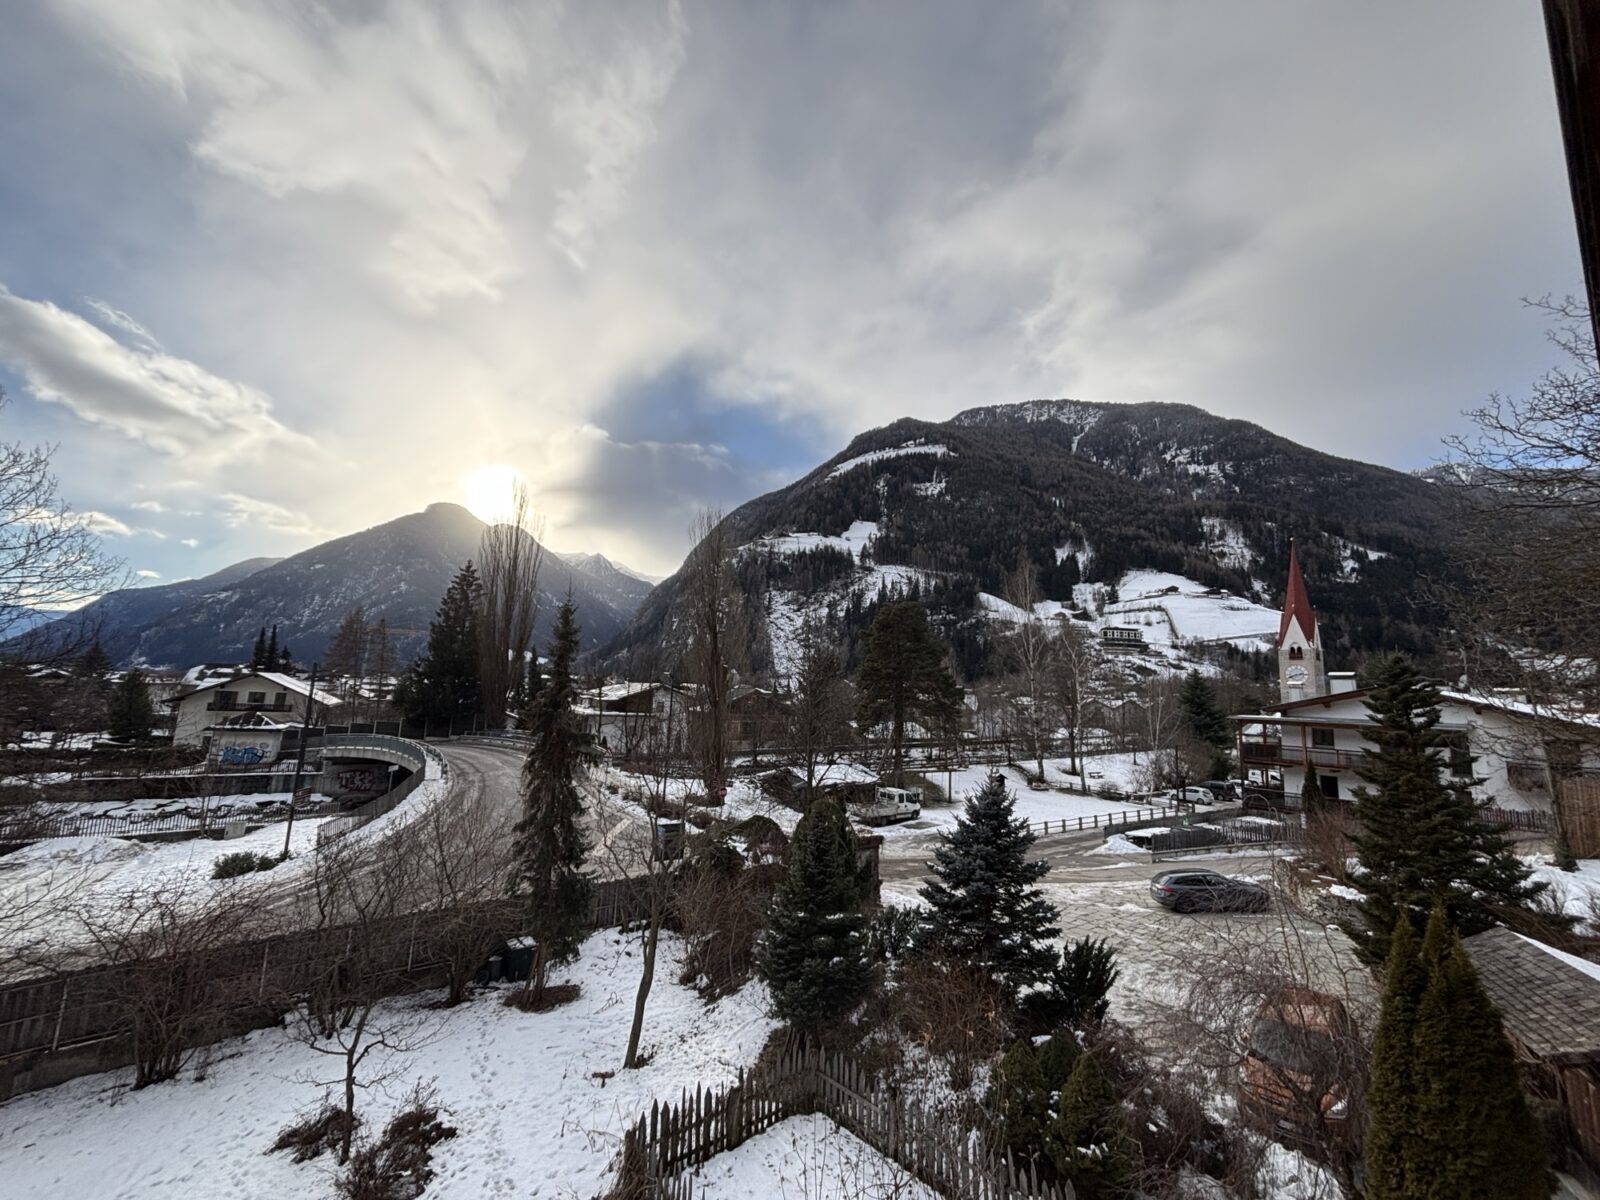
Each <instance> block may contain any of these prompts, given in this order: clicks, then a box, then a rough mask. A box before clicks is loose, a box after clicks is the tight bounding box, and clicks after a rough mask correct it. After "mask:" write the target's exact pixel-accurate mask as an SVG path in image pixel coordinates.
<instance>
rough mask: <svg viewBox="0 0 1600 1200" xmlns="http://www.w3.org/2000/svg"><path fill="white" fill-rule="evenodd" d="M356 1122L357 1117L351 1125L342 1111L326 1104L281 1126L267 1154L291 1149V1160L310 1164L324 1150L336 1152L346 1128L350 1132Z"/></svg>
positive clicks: (357, 1122) (359, 1119)
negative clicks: (291, 1122)
mask: <svg viewBox="0 0 1600 1200" xmlns="http://www.w3.org/2000/svg"><path fill="white" fill-rule="evenodd" d="M360 1123H361V1118H360V1117H357V1118H356V1119H355V1121H354V1123H351V1122H350V1121H349V1120H348V1118H346V1116H345V1112H344V1109H342V1108H336V1107H334V1106H333V1105H331V1104H329V1105H327V1106H326V1107H324V1108H322V1109H321V1110H319V1111H317V1112H313V1113H308V1114H307V1115H305V1116H303V1117H301V1118H300V1119H299V1120H297V1121H295V1122H294V1124H292V1125H286V1126H284V1127H283V1129H282V1130H280V1131H279V1133H278V1140H277V1141H275V1142H273V1143H272V1146H271V1147H270V1148H269V1149H268V1150H267V1153H268V1154H273V1153H275V1152H277V1151H279V1150H292V1151H294V1155H293V1161H295V1162H297V1163H302V1162H310V1161H311V1160H312V1159H313V1158H316V1157H317V1156H318V1155H320V1154H321V1153H322V1152H323V1151H325V1150H326V1151H328V1152H329V1153H335V1152H337V1151H338V1149H339V1147H340V1146H342V1145H343V1144H344V1136H345V1132H346V1129H347V1128H348V1129H349V1130H350V1131H351V1132H354V1128H355V1126H356V1125H359V1124H360Z"/></svg>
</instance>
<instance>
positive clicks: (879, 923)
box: [867, 905, 922, 962]
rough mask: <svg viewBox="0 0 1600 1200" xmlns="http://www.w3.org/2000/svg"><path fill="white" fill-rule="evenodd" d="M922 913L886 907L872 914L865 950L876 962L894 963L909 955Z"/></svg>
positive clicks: (909, 909) (913, 909) (914, 910)
mask: <svg viewBox="0 0 1600 1200" xmlns="http://www.w3.org/2000/svg"><path fill="white" fill-rule="evenodd" d="M921 924H922V913H921V912H920V911H919V910H917V909H915V908H896V907H894V906H893V905H887V906H885V907H883V908H880V909H879V910H878V911H877V912H875V913H873V914H872V920H871V921H869V922H868V924H867V950H868V952H869V953H870V954H871V956H872V958H873V960H874V961H876V962H896V961H898V960H900V959H902V958H905V957H906V955H908V954H910V953H911V949H912V943H913V942H914V941H915V940H916V936H917V927H918V926H919V925H921Z"/></svg>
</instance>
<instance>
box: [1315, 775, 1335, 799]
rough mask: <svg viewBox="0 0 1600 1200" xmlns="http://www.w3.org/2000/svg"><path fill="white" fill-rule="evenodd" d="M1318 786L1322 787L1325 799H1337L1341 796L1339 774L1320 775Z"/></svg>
mask: <svg viewBox="0 0 1600 1200" xmlns="http://www.w3.org/2000/svg"><path fill="white" fill-rule="evenodd" d="M1317 786H1318V787H1319V788H1321V789H1322V798H1323V799H1324V800H1337V799H1338V798H1339V777H1338V776H1337V775H1318V776H1317Z"/></svg>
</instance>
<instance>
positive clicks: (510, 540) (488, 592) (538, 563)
mask: <svg viewBox="0 0 1600 1200" xmlns="http://www.w3.org/2000/svg"><path fill="white" fill-rule="evenodd" d="M541 527H542V522H540V521H539V520H538V519H537V518H536V517H535V516H534V515H533V513H532V506H531V502H530V500H529V494H528V487H527V485H526V484H524V483H521V482H518V483H517V484H515V485H514V486H513V488H512V492H511V506H510V509H509V511H507V512H506V513H505V515H504V517H503V518H501V519H498V520H496V521H495V522H494V523H492V524H490V525H488V526H486V527H485V528H484V531H483V537H482V539H481V541H480V542H479V545H478V563H479V567H480V571H481V575H482V580H483V588H482V591H481V593H480V599H479V603H480V606H481V607H480V609H479V619H478V649H479V654H480V658H481V664H480V667H479V671H480V674H481V677H482V681H483V716H484V720H485V721H486V723H487V724H488V726H489V727H490V728H491V729H503V728H504V727H505V724H506V704H507V700H508V698H509V697H510V696H511V694H512V693H513V691H516V690H518V689H519V687H520V685H521V684H522V683H523V682H524V675H523V667H522V659H523V654H524V652H526V651H527V650H528V649H529V648H530V647H531V646H532V645H533V623H534V620H535V618H536V617H537V616H538V615H539V573H540V569H541V568H542V566H543V564H544V545H543V544H542V543H541V542H540V541H539V533H540V530H541Z"/></svg>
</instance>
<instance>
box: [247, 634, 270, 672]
mask: <svg viewBox="0 0 1600 1200" xmlns="http://www.w3.org/2000/svg"><path fill="white" fill-rule="evenodd" d="M250 669H251V670H252V671H265V670H266V669H267V627H266V626H265V625H263V626H262V627H261V628H260V629H259V630H258V631H257V633H256V645H255V649H254V650H252V651H251V652H250Z"/></svg>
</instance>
